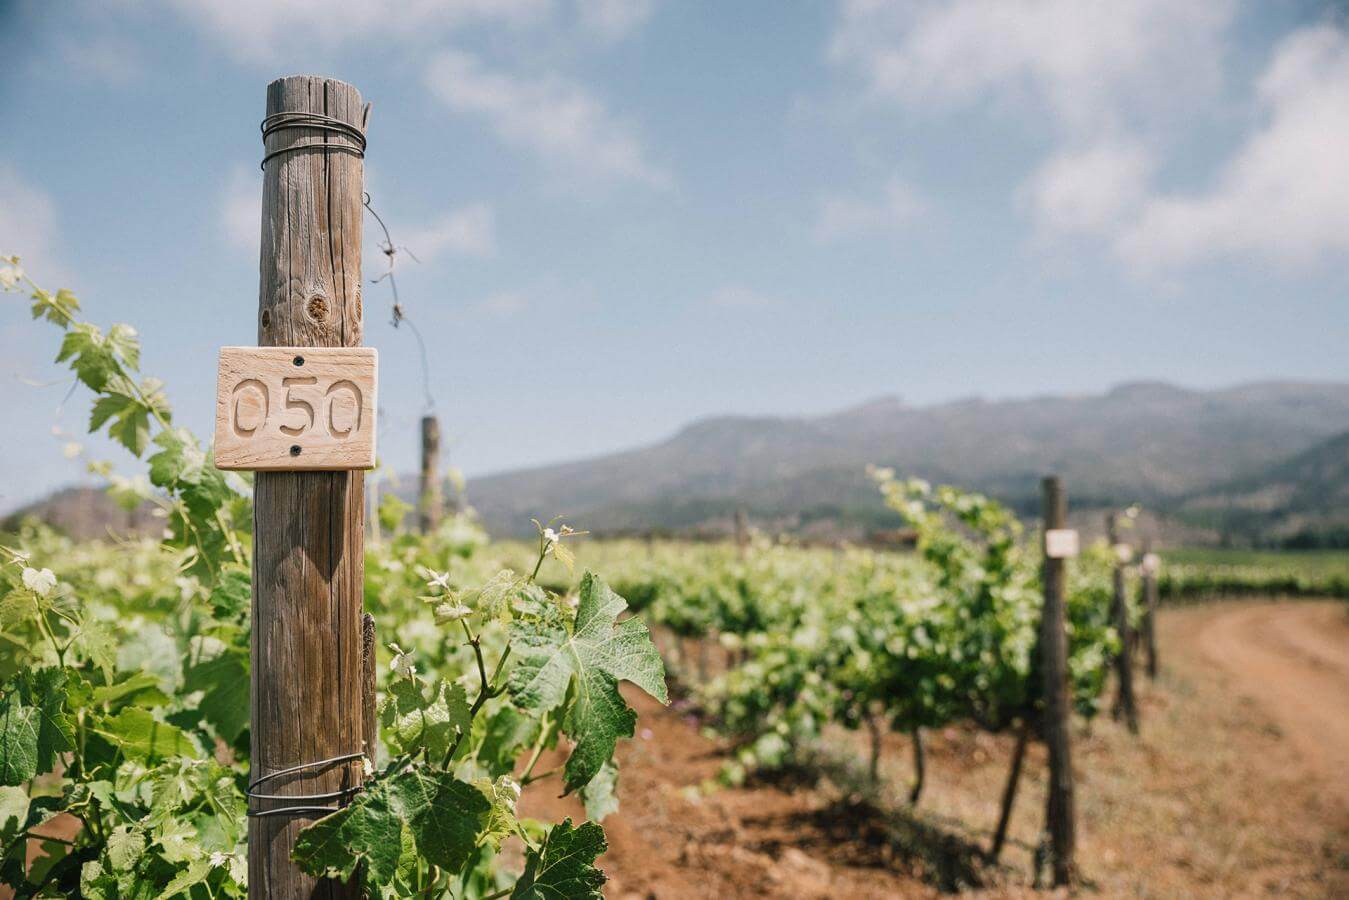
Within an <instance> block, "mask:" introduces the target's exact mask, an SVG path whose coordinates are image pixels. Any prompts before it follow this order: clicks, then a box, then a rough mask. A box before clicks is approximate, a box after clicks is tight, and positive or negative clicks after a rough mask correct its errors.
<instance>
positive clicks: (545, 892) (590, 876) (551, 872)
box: [511, 819, 609, 900]
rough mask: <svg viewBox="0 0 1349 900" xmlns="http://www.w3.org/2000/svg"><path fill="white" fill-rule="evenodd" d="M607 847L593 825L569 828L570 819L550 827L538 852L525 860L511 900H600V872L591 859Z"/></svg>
mask: <svg viewBox="0 0 1349 900" xmlns="http://www.w3.org/2000/svg"><path fill="white" fill-rule="evenodd" d="M608 848H609V845H608V843H607V842H606V841H605V840H604V829H603V828H601V827H600V826H598V825H596V824H595V823H594V822H586V823H584V824H583V825H581V827H579V828H572V824H571V819H564V820H563V821H562V823H561V824H560V825H554V826H553V828H552V830H550V831H549V832H548V836H547V837H546V838H544V840H543V846H542V847H540V848H539V849H538V850H530V851H529V855H528V856H526V857H525V871H524V874H523V875H521V876H520V880H519V881H517V882H516V883H515V890H513V891H512V892H511V900H555V898H559V897H566V898H569V900H580V898H587V900H592V898H593V900H602V898H603V897H604V891H603V890H602V888H603V886H604V882H605V881H606V880H607V879H606V878H605V877H604V873H603V872H601V871H600V870H599V869H597V868H595V860H596V859H598V858H599V856H600V854H602V853H603V852H604V851H605V850H607V849H608Z"/></svg>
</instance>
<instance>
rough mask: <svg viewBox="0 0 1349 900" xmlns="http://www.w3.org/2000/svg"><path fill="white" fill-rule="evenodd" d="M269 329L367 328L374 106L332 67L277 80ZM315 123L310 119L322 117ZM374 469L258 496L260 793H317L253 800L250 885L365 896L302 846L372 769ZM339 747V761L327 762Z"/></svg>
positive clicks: (340, 331) (273, 483) (291, 482)
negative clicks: (366, 617) (368, 764)
mask: <svg viewBox="0 0 1349 900" xmlns="http://www.w3.org/2000/svg"><path fill="white" fill-rule="evenodd" d="M267 116H268V118H267V120H266V121H267V122H268V123H271V125H272V128H271V129H270V130H266V129H265V132H264V148H265V155H266V159H265V163H264V172H263V183H262V243H261V260H260V262H261V265H260V269H261V278H260V284H259V293H258V343H259V344H260V345H262V346H303V347H355V346H359V345H360V343H361V224H362V223H361V214H362V208H361V196H362V187H363V181H364V168H363V163H362V152H361V151H362V149H363V148H362V146H359V145H358V144H363V142H358V141H357V139H356V136H355V135H354V134H352V133H350V129H353V128H354V129H358V130H360V131H361V132H364V128H365V106H364V104H363V103H362V101H361V95H360V92H359V91H357V90H356V88H354V87H352V86H351V85H349V84H345V83H343V82H341V81H336V80H333V79H328V78H320V77H316V76H309V75H294V76H289V77H286V78H281V79H278V80H276V81H274V82H272V83H271V84H270V85H268V86H267ZM315 125H316V126H317V127H310V126H315ZM364 505H365V504H364V474H363V473H362V472H360V471H337V472H334V471H322V472H300V471H287V472H259V473H258V474H257V478H256V481H255V483H254V501H253V534H254V558H253V611H254V612H253V638H252V696H251V701H252V702H251V707H250V708H251V713H250V715H251V725H252V762H251V765H252V771H251V773H250V778H251V779H252V780H254V781H256V779H258V778H259V777H261V776H264V775H272V774H274V773H280V772H283V771H285V770H289V769H291V768H292V767H297V766H301V767H304V768H300V769H299V770H297V771H293V772H290V773H288V774H284V775H281V776H280V777H276V778H274V779H272V780H269V781H267V782H265V783H264V785H265V786H264V787H263V788H261V789H259V793H265V794H269V795H285V796H287V797H289V796H294V795H316V796H318V798H319V799H318V800H315V799H312V798H311V799H309V800H299V799H297V800H291V801H288V800H273V799H258V800H255V801H254V811H255V812H263V813H267V812H269V811H274V810H278V808H281V807H286V806H301V805H302V806H305V807H308V810H307V811H298V810H297V811H296V812H274V813H272V814H269V815H262V816H255V817H253V818H250V819H249V827H248V841H249V843H248V890H249V896H250V897H253V898H264V897H265V898H271V900H300V898H310V897H315V896H323V897H327V898H346V897H349V898H356V897H358V896H360V887H359V885H357V884H355V883H354V880H353V883H350V884H343V883H338V882H334V881H330V880H326V879H320V878H316V877H314V876H311V875H307V874H305V873H304V872H302V871H301V870H300V868H299V866H297V865H296V864H295V863H294V862H293V861H292V860H291V851H292V849H293V848H294V846H295V840H296V836H297V834H298V833H299V830H300V828H301V827H302V826H303V825H304V824H306V822H307V821H309V820H311V819H314V818H318V816H319V815H321V813H315V812H314V811H313V807H315V806H326V805H330V803H331V798H332V797H342V796H345V795H349V792H350V791H351V790H352V789H354V788H355V787H356V786H357V785H359V783H360V781H361V776H362V771H361V762H360V758H359V756H358V755H357V754H360V753H361V752H362V751H363V749H364V741H365V739H366V738H367V735H365V734H363V730H364V724H363V723H364V722H365V721H366V720H368V716H367V715H366V710H367V709H368V703H369V702H371V701H372V700H373V698H367V697H365V696H364V694H365V691H364V690H363V680H364V679H363V678H362V659H361V656H362V652H363V650H364V651H365V652H367V653H369V652H372V651H373V647H372V646H371V644H372V643H373V641H372V639H371V637H369V636H368V635H363V634H362V631H363V622H362V616H361V603H362V586H363V581H364V576H365V563H364V554H365V541H364V532H363V520H364ZM324 761H329V762H328V764H327V765H322V763H324Z"/></svg>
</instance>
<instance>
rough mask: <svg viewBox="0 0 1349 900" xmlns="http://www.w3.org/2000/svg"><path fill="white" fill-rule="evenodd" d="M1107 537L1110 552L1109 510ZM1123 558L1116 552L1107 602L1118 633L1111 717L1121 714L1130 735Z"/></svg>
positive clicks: (1114, 522)
mask: <svg viewBox="0 0 1349 900" xmlns="http://www.w3.org/2000/svg"><path fill="white" fill-rule="evenodd" d="M1105 529H1106V536H1107V539H1108V540H1109V541H1110V548H1111V550H1112V551H1116V550H1118V548H1119V546H1120V537H1119V516H1118V515H1117V514H1115V513H1113V512H1112V513H1110V514H1108V515H1107V516H1106V517H1105ZM1124 565H1125V561H1124V559H1122V558H1121V557H1120V556H1119V554H1118V553H1116V556H1115V568H1114V572H1113V575H1114V588H1115V591H1114V599H1113V600H1112V601H1111V614H1112V617H1113V618H1114V621H1115V631H1116V632H1118V633H1119V639H1120V650H1119V653H1117V654H1115V677H1116V680H1117V681H1118V685H1117V690H1118V694H1117V696H1116V698H1115V717H1116V718H1118V717H1120V716H1121V715H1122V716H1123V717H1124V721H1125V724H1127V725H1128V727H1129V731H1130V733H1131V734H1138V708H1137V706H1136V705H1135V704H1134V656H1133V653H1132V652H1131V651H1132V643H1133V640H1132V635H1131V633H1130V626H1129V602H1128V598H1127V597H1126V596H1125V593H1124Z"/></svg>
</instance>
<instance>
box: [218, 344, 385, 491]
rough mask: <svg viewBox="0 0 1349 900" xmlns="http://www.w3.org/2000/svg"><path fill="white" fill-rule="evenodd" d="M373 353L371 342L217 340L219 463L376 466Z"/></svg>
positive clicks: (291, 467) (270, 468)
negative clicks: (248, 343)
mask: <svg viewBox="0 0 1349 900" xmlns="http://www.w3.org/2000/svg"><path fill="white" fill-rule="evenodd" d="M378 361H379V357H378V354H377V353H376V352H375V350H374V349H373V348H371V347H222V348H221V349H220V371H219V378H218V380H217V382H216V395H215V464H216V468H218V469H253V470H257V471H267V472H274V471H291V472H295V471H311V472H312V471H333V470H341V469H371V468H374V465H375V410H376V408H377V407H376V405H375V391H376V388H377V386H378V383H379V378H378V374H377V367H378Z"/></svg>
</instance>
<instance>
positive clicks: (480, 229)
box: [398, 203, 496, 262]
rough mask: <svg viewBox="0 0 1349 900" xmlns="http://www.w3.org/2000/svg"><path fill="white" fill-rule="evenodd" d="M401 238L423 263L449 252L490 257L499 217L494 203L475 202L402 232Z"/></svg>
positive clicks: (494, 250) (493, 248)
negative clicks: (493, 210) (426, 223)
mask: <svg viewBox="0 0 1349 900" xmlns="http://www.w3.org/2000/svg"><path fill="white" fill-rule="evenodd" d="M398 239H399V240H400V241H403V243H404V245H405V246H406V247H407V248H408V249H409V250H411V251H412V252H413V253H414V254H415V255H416V257H417V258H418V259H419V260H421V261H422V262H430V261H431V260H433V259H435V258H436V257H437V256H440V255H442V254H444V253H446V252H449V253H454V254H457V255H459V256H491V255H492V254H494V253H495V252H496V216H495V214H494V213H493V212H492V207H491V206H488V205H487V204H486V203H475V204H472V205H470V206H464V207H461V208H459V209H456V210H452V211H451V212H449V213H447V214H445V215H444V216H442V217H440V218H439V219H437V220H436V221H435V222H432V223H430V224H428V225H424V226H422V227H420V228H414V229H412V230H410V231H406V232H404V233H402V234H399V235H398Z"/></svg>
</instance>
